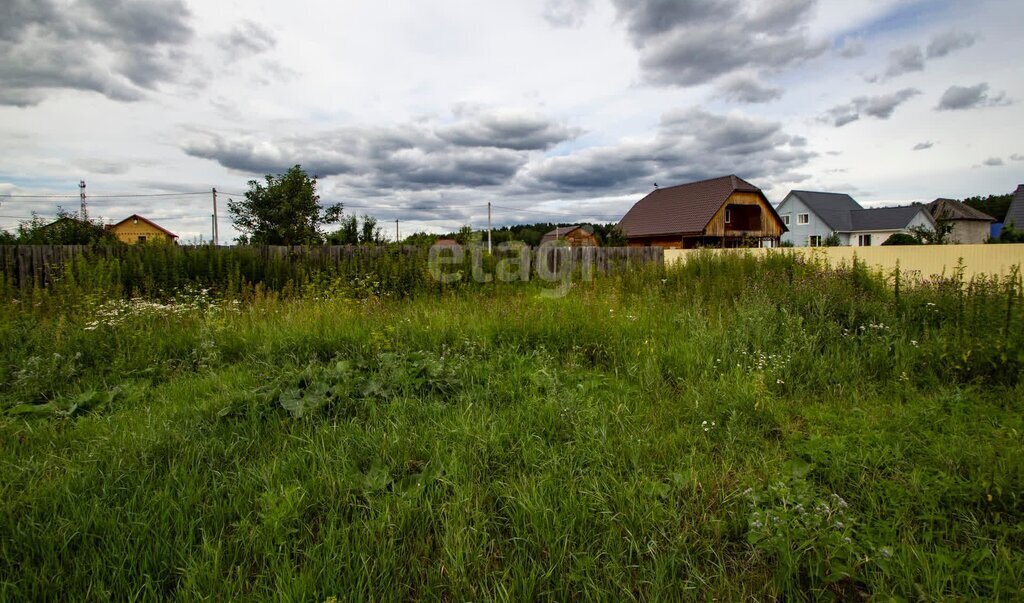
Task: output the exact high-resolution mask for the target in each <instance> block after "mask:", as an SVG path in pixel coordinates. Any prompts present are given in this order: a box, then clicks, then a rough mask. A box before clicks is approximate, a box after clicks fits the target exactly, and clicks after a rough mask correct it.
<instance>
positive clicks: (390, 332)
mask: <svg viewBox="0 0 1024 603" xmlns="http://www.w3.org/2000/svg"><path fill="white" fill-rule="evenodd" d="M541 293H542V290H541V287H540V286H539V285H533V284H519V285H516V286H507V285H506V286H500V287H499V286H495V287H490V288H489V287H478V288H475V289H466V290H459V291H454V292H447V293H444V294H437V293H436V292H430V293H428V294H423V295H411V296H409V297H407V298H405V299H396V298H387V297H382V296H380V295H376V294H373V292H372V291H371V292H366V291H364V290H360V291H353V290H351V289H348V288H344V287H343V288H341V289H337V290H333V291H331V292H330V294H327V293H325V292H324V290H323V289H320V290H315V291H314V290H310V291H303V292H299V293H295V294H291V295H286V294H284V293H282V292H275V291H266V290H253V291H251V292H250V294H248V295H247V296H245V297H244V298H242V299H237V298H236V297H233V296H228V295H219V296H218V295H213V294H212V293H211V292H210V291H206V292H204V291H203V290H202V289H195V288H193V289H180V290H175V291H173V292H169V293H168V292H165V293H163V294H161V295H159V296H151V297H147V298H145V299H143V298H136V299H129V300H126V301H120V298H119V297H116V296H115V297H104V296H99V295H95V296H90V295H84V294H83V295H78V294H76V295H67V294H66V293H61V292H60V291H52V292H48V291H34V292H32V293H30V294H26V296H24V297H10V298H7V299H6V300H5V301H4V303H3V305H2V309H0V335H2V336H3V340H4V341H5V345H4V346H3V348H2V350H0V371H2V372H0V379H2V382H3V387H2V389H0V447H2V450H0V478H2V479H0V491H2V500H3V505H2V507H0V598H3V599H26V598H47V599H52V598H59V597H67V598H72V599H87V600H88V599H107V598H111V597H117V598H121V597H133V598H141V599H155V598H172V597H174V598H182V599H195V598H220V599H232V600H233V599H266V598H289V599H318V600H326V599H329V598H330V597H332V596H333V597H338V598H339V599H341V598H366V599H410V598H425V599H439V598H448V599H577V598H587V599H614V600H621V599H642V600H647V599H701V600H704V599H708V598H719V599H725V600H736V599H741V598H756V599H766V598H780V599H789V600H818V599H825V598H832V599H856V598H860V597H878V598H903V599H910V598H915V599H916V598H925V599H937V598H960V599H975V598H1002V599H1014V598H1019V597H1020V596H1021V595H1022V592H1021V590H1020V586H1019V585H1020V584H1022V583H1024V575H1022V574H1024V554H1022V553H1021V551H1024V541H1022V536H1021V532H1020V530H1019V525H1020V522H1021V521H1022V516H1021V509H1022V507H1021V494H1022V491H1024V490H1022V477H1024V454H1022V452H1024V450H1022V449H1024V446H1022V442H1021V439H1020V433H1021V432H1022V429H1024V425H1022V422H1024V419H1022V412H1021V411H1022V410H1024V409H1022V405H1021V400H1022V399H1024V397H1022V396H1021V393H1022V392H1021V387H1022V386H1021V385H1020V373H1021V363H1022V361H1024V316H1022V314H1021V310H1020V308H1021V303H1020V301H1021V300H1020V295H1021V294H1020V287H1019V283H1017V282H1015V281H1014V280H1012V279H1009V280H1007V279H1004V280H1001V281H1000V280H997V279H992V280H985V281H975V282H973V283H966V284H965V283H962V282H956V281H955V280H954V281H950V282H940V283H931V284H928V285H922V284H917V285H915V284H913V283H905V282H904V283H901V284H900V290H899V294H898V296H897V294H896V292H895V290H894V287H893V283H892V282H891V281H888V282H887V281H886V280H885V279H884V278H883V277H882V276H881V275H877V274H872V273H870V272H869V271H867V270H866V269H864V268H863V267H862V266H853V267H848V268H845V269H842V270H826V269H824V268H823V267H820V266H815V265H808V264H804V263H801V262H800V261H798V260H796V259H793V258H786V257H783V256H769V257H768V258H767V259H765V260H755V259H752V258H743V257H738V258H732V259H725V260H723V259H713V258H711V257H698V258H696V259H695V260H694V261H692V262H691V263H690V264H688V265H687V266H685V267H680V268H675V269H671V270H667V271H666V270H656V269H646V270H634V271H630V272H626V273H623V274H620V275H617V276H614V277H608V278H602V279H598V280H597V281H595V282H592V283H577V284H575V285H574V286H573V287H571V288H570V289H569V292H568V294H567V295H566V296H564V297H561V298H553V297H551V296H549V295H542V294H541ZM114 299H117V300H118V301H113V300H114ZM236 302H237V303H236Z"/></svg>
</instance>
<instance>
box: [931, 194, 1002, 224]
mask: <svg viewBox="0 0 1024 603" xmlns="http://www.w3.org/2000/svg"><path fill="white" fill-rule="evenodd" d="M928 213H930V214H931V215H932V218H934V219H936V220H973V221H978V222H995V221H996V220H995V218H993V217H992V216H990V215H988V214H986V213H985V212H983V211H979V210H977V209H974V208H973V207H971V206H970V205H967V204H966V203H961V202H960V201H956V200H954V199H936V200H934V201H932V202H931V203H929V204H928Z"/></svg>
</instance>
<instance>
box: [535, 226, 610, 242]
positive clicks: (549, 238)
mask: <svg viewBox="0 0 1024 603" xmlns="http://www.w3.org/2000/svg"><path fill="white" fill-rule="evenodd" d="M545 243H558V244H560V245H566V246H568V247H597V236H596V235H594V227H593V226H590V225H587V224H576V225H574V226H562V227H559V228H556V229H554V230H552V231H551V232H549V233H547V234H545V235H544V236H543V237H541V240H540V244H541V245H543V244H545Z"/></svg>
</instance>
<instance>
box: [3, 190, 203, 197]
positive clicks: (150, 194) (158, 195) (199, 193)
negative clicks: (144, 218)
mask: <svg viewBox="0 0 1024 603" xmlns="http://www.w3.org/2000/svg"><path fill="white" fill-rule="evenodd" d="M208 194H210V193H209V192H208V191H201V192H198V193H137V194H130V195H89V198H90V199H137V198H142V197H184V196H191V195H208ZM0 198H3V199H79V198H80V196H79V195H8V194H3V195H0Z"/></svg>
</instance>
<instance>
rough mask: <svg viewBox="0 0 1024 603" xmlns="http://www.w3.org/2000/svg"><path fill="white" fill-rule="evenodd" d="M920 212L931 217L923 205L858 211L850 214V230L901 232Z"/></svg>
mask: <svg viewBox="0 0 1024 603" xmlns="http://www.w3.org/2000/svg"><path fill="white" fill-rule="evenodd" d="M922 212H924V214H925V215H926V216H928V217H929V218H930V217H931V215H930V214H929V213H928V212H927V210H926V208H925V206H923V205H902V206H899V207H874V208H871V209H858V210H856V211H852V212H850V221H851V222H852V229H851V230H855V231H856V230H903V229H904V228H907V226H909V225H910V222H911V220H913V219H914V217H915V216H917V214H919V213H922Z"/></svg>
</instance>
